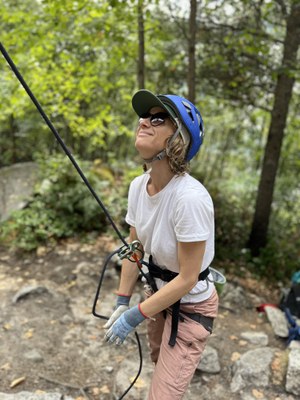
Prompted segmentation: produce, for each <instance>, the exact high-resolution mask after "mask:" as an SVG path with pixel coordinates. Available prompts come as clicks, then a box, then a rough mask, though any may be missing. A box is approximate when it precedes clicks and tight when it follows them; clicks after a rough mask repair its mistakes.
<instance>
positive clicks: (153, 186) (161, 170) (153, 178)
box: [147, 159, 175, 196]
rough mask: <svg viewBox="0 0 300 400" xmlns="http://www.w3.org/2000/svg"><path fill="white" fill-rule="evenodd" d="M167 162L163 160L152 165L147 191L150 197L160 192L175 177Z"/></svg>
mask: <svg viewBox="0 0 300 400" xmlns="http://www.w3.org/2000/svg"><path fill="white" fill-rule="evenodd" d="M166 161H167V160H165V159H163V160H160V161H155V162H153V163H152V166H151V171H150V179H149V182H148V185H147V191H148V193H149V195H150V196H153V195H155V194H157V193H158V192H160V191H161V190H162V189H163V188H164V187H165V186H167V184H168V183H169V182H170V180H171V179H172V178H173V176H174V175H175V174H174V172H172V171H171V169H170V167H169V163H168V162H166Z"/></svg>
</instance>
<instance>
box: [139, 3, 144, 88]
mask: <svg viewBox="0 0 300 400" xmlns="http://www.w3.org/2000/svg"><path fill="white" fill-rule="evenodd" d="M143 8H144V1H143V0H138V7H137V9H138V35H139V38H138V40H139V56H138V67H137V69H138V71H137V75H138V88H139V89H143V88H144V87H145V30H144V14H143Z"/></svg>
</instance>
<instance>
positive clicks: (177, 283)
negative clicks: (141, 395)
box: [105, 90, 218, 400]
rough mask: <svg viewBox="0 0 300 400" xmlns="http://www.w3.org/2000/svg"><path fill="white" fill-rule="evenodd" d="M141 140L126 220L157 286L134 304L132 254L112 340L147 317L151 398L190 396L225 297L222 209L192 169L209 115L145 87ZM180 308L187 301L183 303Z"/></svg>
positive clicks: (139, 109)
mask: <svg viewBox="0 0 300 400" xmlns="http://www.w3.org/2000/svg"><path fill="white" fill-rule="evenodd" d="M132 105H133V108H134V110H135V112H136V113H137V115H138V116H139V123H138V127H137V132H136V139H135V147H136V149H137V151H138V152H139V154H140V156H141V157H142V158H143V160H144V161H145V163H146V165H147V167H150V168H149V170H148V171H146V173H145V174H143V175H142V176H139V177H137V178H136V179H134V180H133V182H132V183H131V186H130V189H129V197H128V212H127V215H126V221H127V223H128V224H129V225H130V242H133V241H134V240H139V241H140V242H141V245H142V247H143V251H145V252H146V253H147V254H149V255H150V259H149V260H150V261H149V264H150V266H149V271H150V275H151V277H152V280H154V282H155V285H152V286H153V287H150V286H149V285H148V287H147V293H146V294H147V297H146V299H145V300H144V301H143V302H142V303H140V304H138V305H136V306H134V307H132V308H129V300H130V296H131V294H132V292H133V289H134V285H135V283H136V280H137V277H138V274H139V270H138V268H133V264H132V262H130V261H128V260H124V261H123V263H122V273H121V279H120V285H119V290H118V298H117V307H116V309H115V312H114V313H113V314H112V316H111V318H110V319H109V321H108V322H107V323H106V324H105V328H108V332H107V333H106V339H107V340H108V341H109V342H114V341H115V342H116V343H117V344H121V343H122V342H123V341H124V339H125V337H126V336H127V335H128V334H129V332H131V331H132V330H133V329H134V328H135V327H136V326H137V325H138V324H140V323H141V322H143V321H144V320H147V328H148V337H149V345H150V349H151V359H152V361H153V362H154V363H155V369H154V373H153V378H152V381H151V386H150V392H149V397H148V399H149V400H157V399H159V400H176V399H182V397H183V395H184V393H185V392H186V390H187V387H188V385H189V383H190V381H191V379H192V377H193V374H194V372H195V369H196V367H197V365H198V363H199V361H200V358H201V354H202V353H203V350H204V347H205V344H206V341H207V338H208V337H209V335H210V333H211V330H212V322H213V319H214V318H215V317H216V315H217V308H218V296H217V293H216V290H215V287H214V284H213V282H212V277H211V274H210V273H209V269H208V267H209V265H210V263H211V261H212V259H213V256H214V210H213V203H212V200H211V197H210V195H209V193H208V192H207V190H206V189H205V188H204V186H203V185H202V184H201V183H200V182H198V181H197V180H196V179H194V178H192V177H191V176H190V175H189V174H188V173H187V168H188V162H189V161H190V160H191V159H192V158H193V157H194V155H195V154H196V153H197V152H198V150H199V148H200V146H201V144H202V139H203V121H202V118H201V115H200V113H199V111H198V110H197V109H196V107H195V106H194V105H193V104H192V103H191V102H189V101H188V100H186V99H184V98H182V97H179V96H175V95H158V96H155V95H154V94H153V93H151V92H149V91H147V90H140V91H138V92H137V93H136V94H135V95H134V96H133V99H132ZM179 307H180V308H179Z"/></svg>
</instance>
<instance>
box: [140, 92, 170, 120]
mask: <svg viewBox="0 0 300 400" xmlns="http://www.w3.org/2000/svg"><path fill="white" fill-rule="evenodd" d="M132 107H133V109H134V111H135V112H136V113H137V115H138V116H139V117H141V116H142V115H143V114H146V113H147V112H149V110H151V108H153V107H161V108H162V109H164V110H166V111H167V113H168V114H170V115H171V117H172V118H176V114H175V112H174V111H173V110H172V109H171V108H170V107H169V106H168V105H166V104H164V103H163V102H162V101H161V100H160V99H159V98H158V97H157V96H155V94H153V93H152V92H150V91H149V90H146V89H141V90H139V91H138V92H136V93H135V94H134V96H133V97H132Z"/></svg>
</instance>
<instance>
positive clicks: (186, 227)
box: [175, 189, 214, 242]
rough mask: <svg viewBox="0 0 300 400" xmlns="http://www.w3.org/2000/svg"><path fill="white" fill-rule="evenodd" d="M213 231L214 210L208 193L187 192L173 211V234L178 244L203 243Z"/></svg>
mask: <svg viewBox="0 0 300 400" xmlns="http://www.w3.org/2000/svg"><path fill="white" fill-rule="evenodd" d="M213 229H214V208H213V203H212V200H211V197H210V195H209V194H208V193H206V192H204V193H203V192H202V191H198V190H194V189H193V190H189V191H187V192H186V193H185V194H184V195H182V196H181V197H180V199H179V200H178V202H177V207H176V211H175V234H176V238H177V240H178V241H179V242H197V241H205V240H207V239H208V237H209V236H210V234H211V232H212V230H213Z"/></svg>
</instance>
